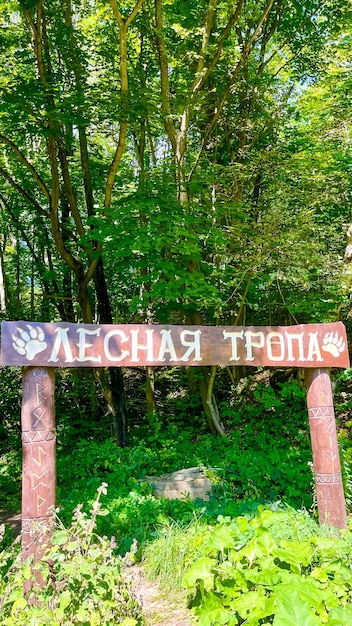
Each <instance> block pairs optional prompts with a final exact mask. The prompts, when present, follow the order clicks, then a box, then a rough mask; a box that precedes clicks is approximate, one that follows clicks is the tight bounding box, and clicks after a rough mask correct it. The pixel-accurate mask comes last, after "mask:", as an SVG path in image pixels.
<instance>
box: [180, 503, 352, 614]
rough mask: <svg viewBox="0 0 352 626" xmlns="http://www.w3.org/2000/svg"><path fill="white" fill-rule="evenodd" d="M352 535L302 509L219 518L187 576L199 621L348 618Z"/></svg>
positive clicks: (351, 568) (185, 579)
mask: <svg viewBox="0 0 352 626" xmlns="http://www.w3.org/2000/svg"><path fill="white" fill-rule="evenodd" d="M351 547H352V534H351V532H349V531H346V532H345V533H343V534H341V536H338V534H337V531H334V530H329V529H327V528H326V527H322V528H319V527H318V526H316V525H315V524H314V523H313V521H312V520H311V519H310V518H309V517H308V516H307V515H305V514H303V513H297V512H293V511H289V510H287V511H277V512H274V511H272V510H269V509H265V508H260V509H259V513H258V515H257V516H256V517H255V518H253V519H252V520H248V519H247V518H246V517H239V518H237V519H236V520H232V519H230V518H227V519H226V518H221V519H220V520H219V523H218V524H217V525H216V526H214V527H212V528H209V529H208V532H207V544H206V547H205V548H204V550H203V555H202V557H201V558H200V559H198V561H196V562H195V563H194V564H193V565H192V566H191V567H190V568H189V569H188V571H187V572H186V574H185V575H184V585H185V587H186V588H187V589H189V590H190V591H191V593H192V605H193V607H194V612H195V614H196V615H197V617H198V619H199V626H215V625H216V626H218V625H220V624H221V625H224V626H225V625H227V626H237V625H240V624H246V625H248V626H259V625H264V624H274V625H275V626H294V625H295V626H302V624H306V625H308V624H309V625H310V626H319V625H321V624H327V625H329V626H339V625H341V626H346V624H350V623H352V603H351V597H352V596H351V592H352V554H351Z"/></svg>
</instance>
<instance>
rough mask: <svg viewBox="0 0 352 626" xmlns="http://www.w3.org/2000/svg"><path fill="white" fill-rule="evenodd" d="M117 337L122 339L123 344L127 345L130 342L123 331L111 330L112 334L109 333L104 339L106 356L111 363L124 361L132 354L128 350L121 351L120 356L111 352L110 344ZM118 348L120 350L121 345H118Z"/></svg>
mask: <svg viewBox="0 0 352 626" xmlns="http://www.w3.org/2000/svg"><path fill="white" fill-rule="evenodd" d="M115 336H117V337H120V340H121V341H120V342H121V343H126V341H128V337H127V335H126V334H125V333H124V332H123V330H110V332H109V333H107V334H106V335H105V337H104V354H105V356H106V358H107V359H109V361H116V362H118V361H123V359H125V358H126V357H128V356H129V354H130V353H129V351H128V350H121V352H120V354H118V355H116V354H112V353H111V351H110V346H109V342H110V339H111V338H112V337H115ZM118 348H119V349H120V346H119V345H118Z"/></svg>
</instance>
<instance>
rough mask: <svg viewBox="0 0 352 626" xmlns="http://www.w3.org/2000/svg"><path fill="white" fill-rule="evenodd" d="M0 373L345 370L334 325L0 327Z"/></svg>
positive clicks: (342, 340) (340, 335) (342, 341)
mask: <svg viewBox="0 0 352 626" xmlns="http://www.w3.org/2000/svg"><path fill="white" fill-rule="evenodd" d="M1 352H2V365H31V366H43V367H106V366H124V367H128V366H139V365H252V366H258V365H266V366H275V367H277V366H288V367H304V368H306V367H343V368H347V367H349V354H348V346H347V338H346V330H345V327H344V325H343V324H342V323H341V322H336V323H333V324H301V325H297V326H277V327H271V326H265V327H260V326H247V327H245V326H162V325H146V324H119V325H107V324H102V325H93V324H70V323H66V322H60V323H57V324H51V323H37V322H26V321H18V322H2V334H1Z"/></svg>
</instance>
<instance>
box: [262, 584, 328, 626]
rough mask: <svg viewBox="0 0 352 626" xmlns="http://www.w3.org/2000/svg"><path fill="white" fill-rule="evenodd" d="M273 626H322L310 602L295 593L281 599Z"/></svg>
mask: <svg viewBox="0 0 352 626" xmlns="http://www.w3.org/2000/svg"><path fill="white" fill-rule="evenodd" d="M273 626H321V621H320V620H319V619H318V617H317V616H316V615H315V613H314V612H313V611H312V609H311V608H310V606H309V604H308V602H306V601H302V600H301V598H300V596H299V594H298V593H297V592H296V591H293V592H292V593H291V594H289V595H286V596H285V595H283V596H282V597H281V598H280V602H279V604H278V607H277V611H276V614H275V617H274V621H273Z"/></svg>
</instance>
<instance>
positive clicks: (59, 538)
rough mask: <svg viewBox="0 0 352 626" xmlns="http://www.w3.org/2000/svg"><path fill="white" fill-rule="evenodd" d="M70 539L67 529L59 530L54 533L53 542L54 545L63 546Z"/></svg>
mask: <svg viewBox="0 0 352 626" xmlns="http://www.w3.org/2000/svg"><path fill="white" fill-rule="evenodd" d="M67 540H68V533H67V531H66V530H58V531H56V533H54V534H53V536H52V538H51V543H52V545H53V546H62V545H64V544H65V543H66V542H67Z"/></svg>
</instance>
